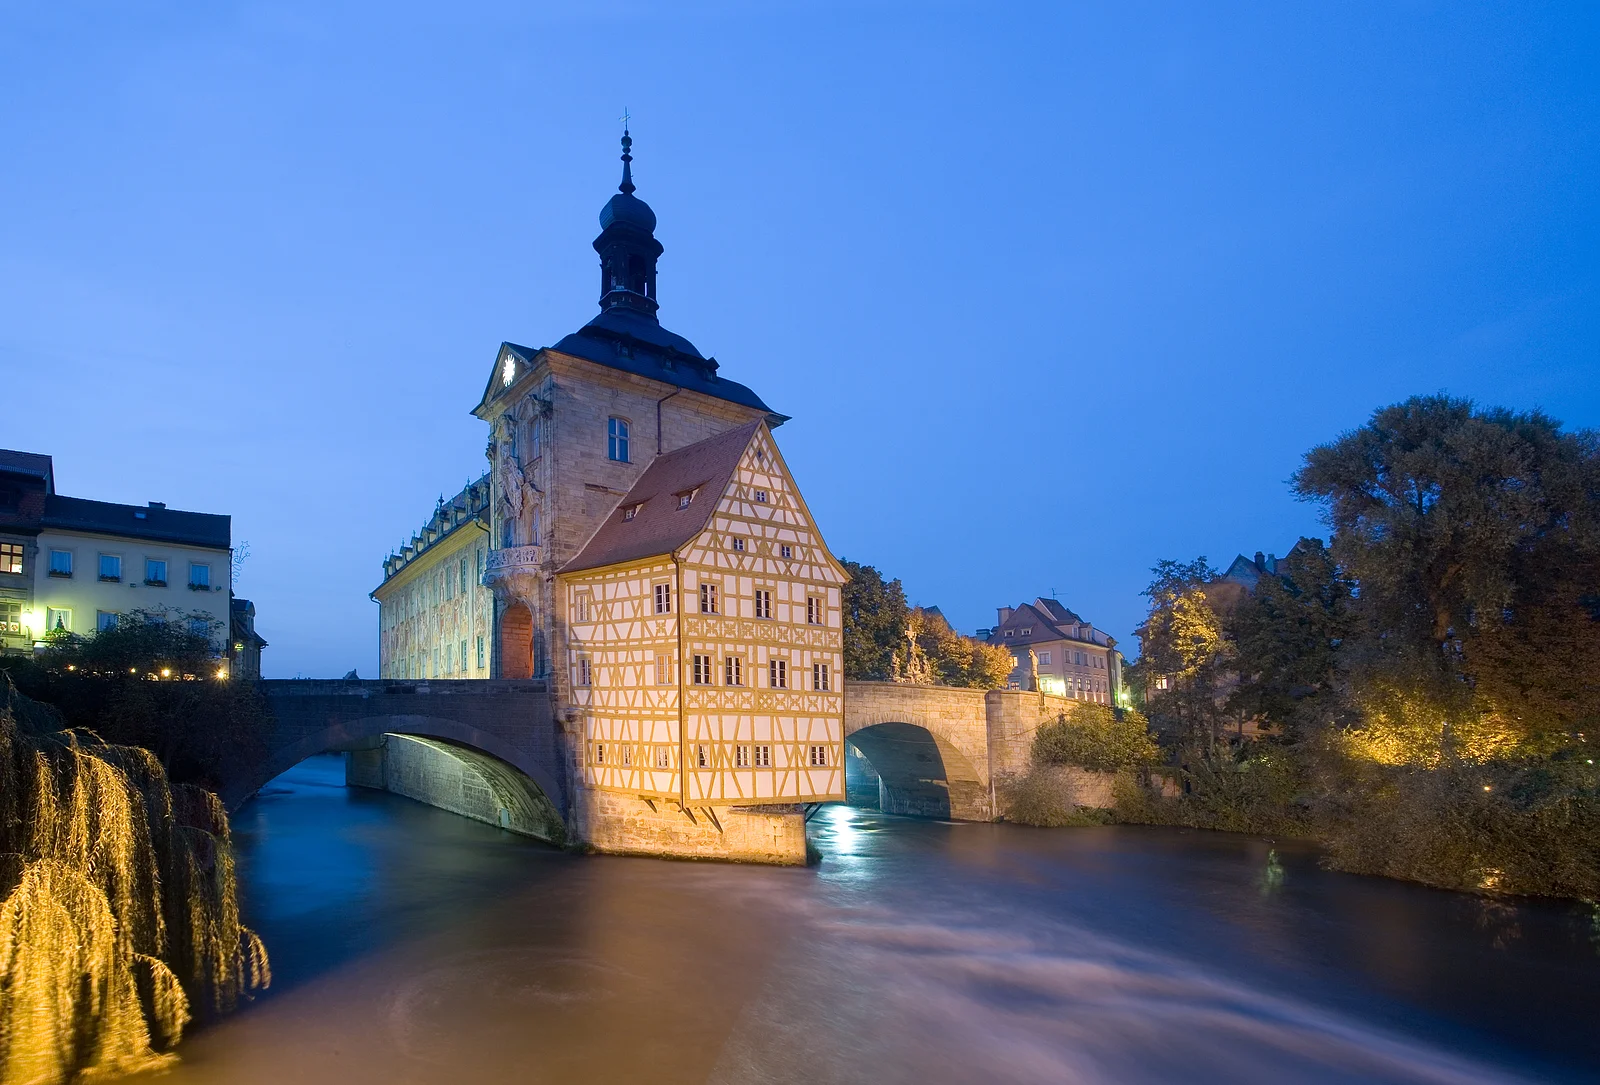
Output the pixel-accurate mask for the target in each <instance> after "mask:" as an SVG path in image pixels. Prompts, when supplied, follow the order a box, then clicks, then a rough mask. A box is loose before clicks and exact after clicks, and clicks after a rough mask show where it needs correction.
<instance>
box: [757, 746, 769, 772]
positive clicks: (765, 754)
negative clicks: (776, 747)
mask: <svg viewBox="0 0 1600 1085" xmlns="http://www.w3.org/2000/svg"><path fill="white" fill-rule="evenodd" d="M755 752H756V768H758V769H769V768H771V767H772V747H771V746H757V747H756V751H755Z"/></svg>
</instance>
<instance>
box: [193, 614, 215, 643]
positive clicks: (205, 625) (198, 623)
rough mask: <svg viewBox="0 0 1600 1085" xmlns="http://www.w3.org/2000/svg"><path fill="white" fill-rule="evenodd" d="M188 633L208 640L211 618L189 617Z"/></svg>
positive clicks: (209, 637)
mask: <svg viewBox="0 0 1600 1085" xmlns="http://www.w3.org/2000/svg"><path fill="white" fill-rule="evenodd" d="M189 635H190V636H191V637H201V638H204V639H205V640H210V639H211V619H210V618H190V619H189Z"/></svg>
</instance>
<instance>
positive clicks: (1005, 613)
mask: <svg viewBox="0 0 1600 1085" xmlns="http://www.w3.org/2000/svg"><path fill="white" fill-rule="evenodd" d="M995 613H997V614H999V615H1000V624H1001V625H1005V624H1006V622H1008V621H1010V620H1011V615H1013V614H1015V613H1016V609H1015V608H1014V607H995Z"/></svg>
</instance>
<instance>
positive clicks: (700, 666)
mask: <svg viewBox="0 0 1600 1085" xmlns="http://www.w3.org/2000/svg"><path fill="white" fill-rule="evenodd" d="M689 671H690V674H691V676H692V677H693V678H694V684H695V685H697V686H709V685H710V684H711V657H710V656H694V657H693V658H692V662H691V664H690V668H689Z"/></svg>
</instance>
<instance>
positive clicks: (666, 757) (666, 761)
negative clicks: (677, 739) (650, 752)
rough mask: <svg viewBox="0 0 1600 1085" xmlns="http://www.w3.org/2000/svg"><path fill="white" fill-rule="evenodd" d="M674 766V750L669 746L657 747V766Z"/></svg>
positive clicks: (663, 767)
mask: <svg viewBox="0 0 1600 1085" xmlns="http://www.w3.org/2000/svg"><path fill="white" fill-rule="evenodd" d="M671 767H672V750H671V748H670V747H667V746H657V747H656V768H658V769H670V768H671Z"/></svg>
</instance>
